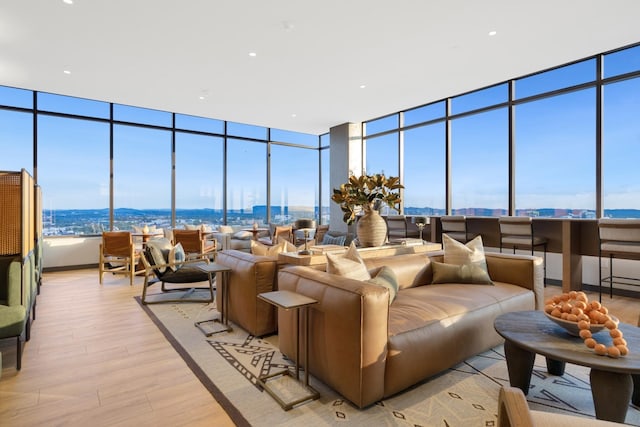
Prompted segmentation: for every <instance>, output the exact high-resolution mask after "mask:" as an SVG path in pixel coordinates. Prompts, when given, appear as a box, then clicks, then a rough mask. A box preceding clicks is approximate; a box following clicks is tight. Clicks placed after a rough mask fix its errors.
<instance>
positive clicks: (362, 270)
mask: <svg viewBox="0 0 640 427" xmlns="http://www.w3.org/2000/svg"><path fill="white" fill-rule="evenodd" d="M326 256H327V273H331V274H336V275H338V276H343V277H348V278H350V279H356V280H369V279H371V274H369V270H367V266H366V265H365V264H364V261H362V258H361V257H360V254H359V253H358V249H356V245H355V244H354V243H353V242H351V246H349V249H347V252H345V253H344V254H332V253H327V254H326Z"/></svg>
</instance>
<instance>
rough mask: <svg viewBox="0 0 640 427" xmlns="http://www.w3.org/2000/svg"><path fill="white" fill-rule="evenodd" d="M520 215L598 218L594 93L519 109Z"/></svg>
mask: <svg viewBox="0 0 640 427" xmlns="http://www.w3.org/2000/svg"><path fill="white" fill-rule="evenodd" d="M516 117H517V121H516V141H517V144H516V166H515V170H516V214H517V215H528V216H545V217H579V218H585V217H593V216H594V212H595V206H596V197H595V183H596V178H595V172H596V163H595V120H596V119H595V89H587V90H582V91H579V92H572V93H568V94H565V95H560V96H554V97H552V98H547V99H542V100H539V101H535V102H529V103H526V104H523V105H520V106H518V107H516Z"/></svg>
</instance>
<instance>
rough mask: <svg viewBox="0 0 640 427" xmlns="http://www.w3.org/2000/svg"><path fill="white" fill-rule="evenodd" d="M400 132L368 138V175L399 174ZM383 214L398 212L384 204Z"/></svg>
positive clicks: (381, 211)
mask: <svg viewBox="0 0 640 427" xmlns="http://www.w3.org/2000/svg"><path fill="white" fill-rule="evenodd" d="M398 138H399V134H398V132H394V133H391V134H387V135H383V136H378V137H374V138H368V139H367V140H366V144H367V145H366V147H367V150H366V152H367V159H366V168H365V172H366V174H367V175H374V174H377V173H381V174H384V175H386V176H399V174H400V173H399V172H398V167H399V162H400V160H399V156H400V153H399V151H398ZM380 213H382V214H383V215H394V214H397V213H398V212H397V211H395V210H393V209H391V208H389V207H388V206H386V205H384V206H383V207H382V209H381V210H380Z"/></svg>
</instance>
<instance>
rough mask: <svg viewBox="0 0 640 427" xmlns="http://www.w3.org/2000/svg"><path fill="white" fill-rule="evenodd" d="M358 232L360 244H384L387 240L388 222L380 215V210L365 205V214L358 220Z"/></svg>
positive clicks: (366, 246) (367, 246)
mask: <svg viewBox="0 0 640 427" xmlns="http://www.w3.org/2000/svg"><path fill="white" fill-rule="evenodd" d="M356 232H357V234H358V242H360V246H362V247H365V248H369V247H373V246H382V245H383V244H384V242H385V240H387V222H386V221H385V220H384V218H382V216H380V212H378V211H377V210H375V209H372V208H370V207H365V209H364V215H362V217H361V218H360V219H359V220H358V226H357V229H356Z"/></svg>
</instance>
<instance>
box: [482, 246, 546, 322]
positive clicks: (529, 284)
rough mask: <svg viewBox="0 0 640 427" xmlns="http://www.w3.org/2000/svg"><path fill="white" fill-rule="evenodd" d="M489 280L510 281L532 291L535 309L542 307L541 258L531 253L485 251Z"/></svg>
mask: <svg viewBox="0 0 640 427" xmlns="http://www.w3.org/2000/svg"><path fill="white" fill-rule="evenodd" d="M485 258H486V260H487V269H488V270H489V276H490V277H491V280H493V281H496V282H504V283H511V284H514V285H517V286H521V287H523V288H526V289H530V290H532V291H533V293H534V295H535V299H536V310H542V309H543V308H544V264H543V259H542V258H540V257H537V256H531V255H512V254H503V253H495V252H487V253H485Z"/></svg>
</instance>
